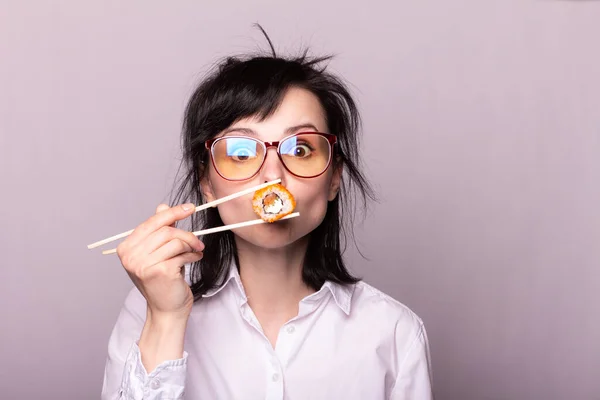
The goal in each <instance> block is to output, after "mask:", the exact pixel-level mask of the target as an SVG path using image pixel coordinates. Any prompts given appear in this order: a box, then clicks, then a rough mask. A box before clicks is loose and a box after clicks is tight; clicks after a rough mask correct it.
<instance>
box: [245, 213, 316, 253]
mask: <svg viewBox="0 0 600 400" xmlns="http://www.w3.org/2000/svg"><path fill="white" fill-rule="evenodd" d="M294 228H296V227H294V226H293V224H292V221H285V220H284V221H277V222H273V223H266V224H262V225H257V226H252V227H248V229H242V230H238V231H237V232H234V233H235V235H236V236H238V237H239V238H240V239H242V240H243V241H245V242H248V243H249V244H251V245H253V246H256V247H260V248H263V249H269V250H275V249H281V248H284V247H287V246H289V245H291V244H293V243H295V242H297V241H298V240H300V239H302V238H303V237H305V236H306V235H307V234H308V232H306V233H305V234H302V233H301V232H299V231H298V230H297V229H294Z"/></svg>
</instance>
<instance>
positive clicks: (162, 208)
mask: <svg viewBox="0 0 600 400" xmlns="http://www.w3.org/2000/svg"><path fill="white" fill-rule="evenodd" d="M169 208H171V207H169V206H168V205H166V204H164V203H161V204H159V205H158V207H156V214H158V213H160V212H163V211H166V210H168V209H169ZM175 224H176V222H174V223H173V224H171V226H172V227H173V228H174V227H175Z"/></svg>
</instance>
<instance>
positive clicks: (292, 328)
mask: <svg viewBox="0 0 600 400" xmlns="http://www.w3.org/2000/svg"><path fill="white" fill-rule="evenodd" d="M295 330H296V328H294V325H290V326H288V327H287V333H294V331H295Z"/></svg>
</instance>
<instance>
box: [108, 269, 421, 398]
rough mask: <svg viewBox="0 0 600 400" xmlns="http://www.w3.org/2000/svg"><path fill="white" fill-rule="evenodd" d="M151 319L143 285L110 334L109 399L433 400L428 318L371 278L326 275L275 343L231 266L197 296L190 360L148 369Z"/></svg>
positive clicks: (189, 336)
mask: <svg viewBox="0 0 600 400" xmlns="http://www.w3.org/2000/svg"><path fill="white" fill-rule="evenodd" d="M145 318H146V300H145V299H144V297H143V296H142V295H141V293H140V292H139V291H138V290H137V288H134V289H133V290H132V291H131V292H130V293H129V295H128V297H127V299H126V300H125V303H124V305H123V308H122V310H121V313H120V315H119V317H118V319H117V322H116V325H115V327H114V329H113V332H112V335H111V337H110V340H109V344H108V358H107V361H106V367H105V373H104V384H103V388H102V399H103V400H109V399H110V400H114V399H128V400H133V399H136V400H137V399H183V398H184V396H185V399H198V400H207V399H211V400H212V399H243V400H245V399H248V400H254V399H261V400H262V399H265V400H276V399H281V400H283V399H285V400H308V399H327V400H333V399H336V400H337V399H344V400H354V399H357V400H358V399H361V400H362V399H367V400H379V399H381V400H383V399H393V400H400V399H411V400H412V399H415V400H429V399H432V398H433V395H432V390H431V364H430V356H429V344H428V340H427V334H426V331H425V328H424V326H423V322H422V321H421V319H420V318H419V317H418V316H417V315H416V314H415V313H414V312H412V311H411V310H410V309H409V308H408V307H406V306H405V305H403V304H401V303H399V302H398V301H396V300H394V299H393V298H391V297H390V296H388V295H386V294H384V293H382V292H381V291H379V290H377V289H375V288H373V287H372V286H370V285H368V284H366V283H364V282H359V283H357V284H355V285H350V286H343V285H338V284H334V283H332V282H326V283H325V284H324V285H323V287H322V288H321V289H320V290H319V291H318V292H316V293H313V294H311V295H309V296H307V297H305V298H304V299H302V301H300V304H299V313H298V316H296V317H294V318H292V319H291V320H289V321H288V322H287V323H286V324H284V325H283V327H282V328H281V330H280V331H279V335H278V338H277V343H276V345H275V348H273V347H272V346H271V344H270V342H269V340H268V339H267V337H266V336H265V335H264V333H263V330H262V328H261V326H260V324H259V322H258V320H257V319H256V317H255V315H254V313H253V312H252V309H251V308H250V306H249V305H248V299H247V297H246V294H245V291H244V287H243V286H242V282H241V280H240V277H239V274H238V271H237V268H235V267H232V268H231V270H230V273H229V276H228V279H227V281H226V283H225V284H224V285H223V286H221V287H220V288H219V289H216V290H214V291H212V292H209V293H207V294H205V295H204V298H203V299H202V300H201V301H198V302H196V303H194V306H193V308H192V312H191V314H190V317H189V321H188V325H187V331H186V335H185V343H184V349H185V351H184V353H183V358H181V359H178V360H171V361H165V362H163V363H161V364H160V365H158V366H157V367H156V368H155V370H154V371H151V372H150V373H149V374H148V373H147V371H146V370H145V368H144V366H143V365H142V363H141V357H140V352H139V348H138V346H137V342H138V339H139V336H140V334H141V331H142V327H143V326H144V321H145ZM184 393H185V394H184Z"/></svg>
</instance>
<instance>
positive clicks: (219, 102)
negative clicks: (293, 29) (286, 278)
mask: <svg viewBox="0 0 600 400" xmlns="http://www.w3.org/2000/svg"><path fill="white" fill-rule="evenodd" d="M259 28H260V29H261V31H262V32H263V34H264V35H265V37H266V38H267V41H268V43H269V46H270V48H271V53H272V54H255V55H248V56H236V57H227V58H225V59H224V60H222V61H220V62H219V63H218V64H217V66H216V67H215V68H214V69H213V70H212V71H210V73H209V74H208V76H207V77H206V78H205V79H204V80H203V82H201V84H200V85H199V86H198V87H197V88H196V90H195V91H194V93H193V94H192V96H191V98H190V100H189V102H188V105H187V107H186V110H185V115H184V121H183V132H182V147H183V158H182V162H181V165H180V168H179V171H181V170H182V169H183V171H184V174H183V178H182V180H181V181H180V183H179V187H178V188H177V191H176V194H175V196H174V199H173V200H172V201H171V205H174V204H181V203H183V202H184V201H191V202H193V203H194V204H202V202H203V199H202V193H201V189H200V182H201V179H202V174H204V173H205V171H206V168H205V167H206V166H207V165H208V164H207V163H208V162H209V154H208V151H207V150H206V148H205V145H204V143H205V141H206V140H208V139H211V138H213V137H215V136H216V135H217V134H218V133H219V132H221V131H223V130H224V129H226V128H228V127H229V126H230V125H231V124H233V123H234V122H235V121H237V120H239V119H242V118H245V117H249V116H257V117H258V118H260V119H261V120H264V119H265V118H267V117H268V116H269V115H271V114H272V113H273V112H274V111H275V110H276V109H277V107H278V105H279V104H280V103H281V101H282V98H283V96H284V94H285V92H286V90H287V89H288V88H290V87H299V88H303V89H306V90H309V91H310V92H312V93H313V94H314V95H316V97H317V98H318V99H319V101H320V102H321V105H322V107H323V109H324V110H325V116H326V122H327V126H328V128H329V132H330V133H333V134H335V135H337V138H338V143H337V144H336V148H335V156H334V157H335V158H334V159H335V162H334V164H333V168H335V167H337V166H340V164H341V165H342V166H343V168H344V170H343V171H344V175H345V176H343V177H342V183H341V187H340V192H339V194H338V196H336V198H335V200H333V201H330V202H329V203H328V206H327V211H326V214H325V218H324V220H323V221H322V223H321V224H320V225H319V226H318V227H317V228H316V229H315V230H314V231H312V232H311V233H310V238H309V244H308V249H307V253H306V257H305V260H304V267H303V273H302V277H303V280H304V282H305V283H306V284H307V285H308V286H310V287H312V288H313V289H315V290H318V289H320V288H321V286H322V285H323V283H325V281H327V280H330V281H333V282H336V283H340V284H351V283H355V282H357V281H358V280H359V279H358V278H356V277H354V276H352V275H351V274H350V273H349V272H348V270H347V269H346V266H345V265H344V260H343V257H342V254H343V252H344V249H345V245H346V242H347V237H346V234H347V233H350V234H351V235H352V232H353V231H352V224H353V219H354V218H353V217H354V212H355V209H354V205H355V204H354V201H353V200H354V198H353V194H354V193H355V192H357V193H358V194H359V195H360V197H361V198H362V205H363V208H362V209H363V210H364V209H365V208H366V205H367V199H374V195H373V191H372V188H371V186H370V185H369V183H368V182H367V180H366V179H365V177H364V175H363V174H362V173H361V171H360V169H359V166H360V161H359V151H358V147H359V137H358V134H359V130H360V125H361V123H360V116H359V113H358V110H357V107H356V104H355V102H354V100H353V99H352V97H351V95H350V93H349V91H348V89H347V88H346V86H345V84H344V83H343V82H342V81H341V80H340V79H339V78H337V77H335V76H334V75H332V74H330V73H328V72H326V71H325V69H326V66H322V64H323V63H325V62H326V61H328V60H330V59H331V56H326V57H309V56H308V55H307V54H308V51H307V50H305V51H304V52H303V53H302V54H301V55H300V56H297V57H289V58H284V57H280V56H278V55H277V54H276V52H275V49H274V47H273V44H272V42H271V40H270V39H269V37H268V36H267V34H266V33H265V32H264V30H263V29H262V27H260V26H259ZM179 171H178V175H179ZM344 218H347V219H344ZM191 224H192V229H193V230H199V229H204V228H211V227H215V226H219V225H223V221H222V220H221V217H220V216H219V212H218V210H217V209H216V208H211V209H208V210H206V211H205V212H204V213H202V214H200V213H198V214H194V215H192V217H191ZM202 240H203V242H204V244H205V245H206V247H205V249H204V257H203V258H202V260H200V261H198V262H196V263H194V264H193V265H192V268H191V270H190V279H191V289H192V292H193V293H194V299H195V300H198V299H200V298H201V297H202V295H203V294H205V293H206V292H207V291H209V290H211V289H214V288H217V287H219V286H221V285H222V284H223V283H224V279H225V278H226V276H227V271H228V268H229V267H230V265H231V263H232V262H233V261H235V263H236V265H238V267H239V260H238V258H237V250H236V245H235V241H234V235H233V233H232V232H231V231H225V232H221V233H215V234H211V235H207V236H205V237H203V238H202Z"/></svg>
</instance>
